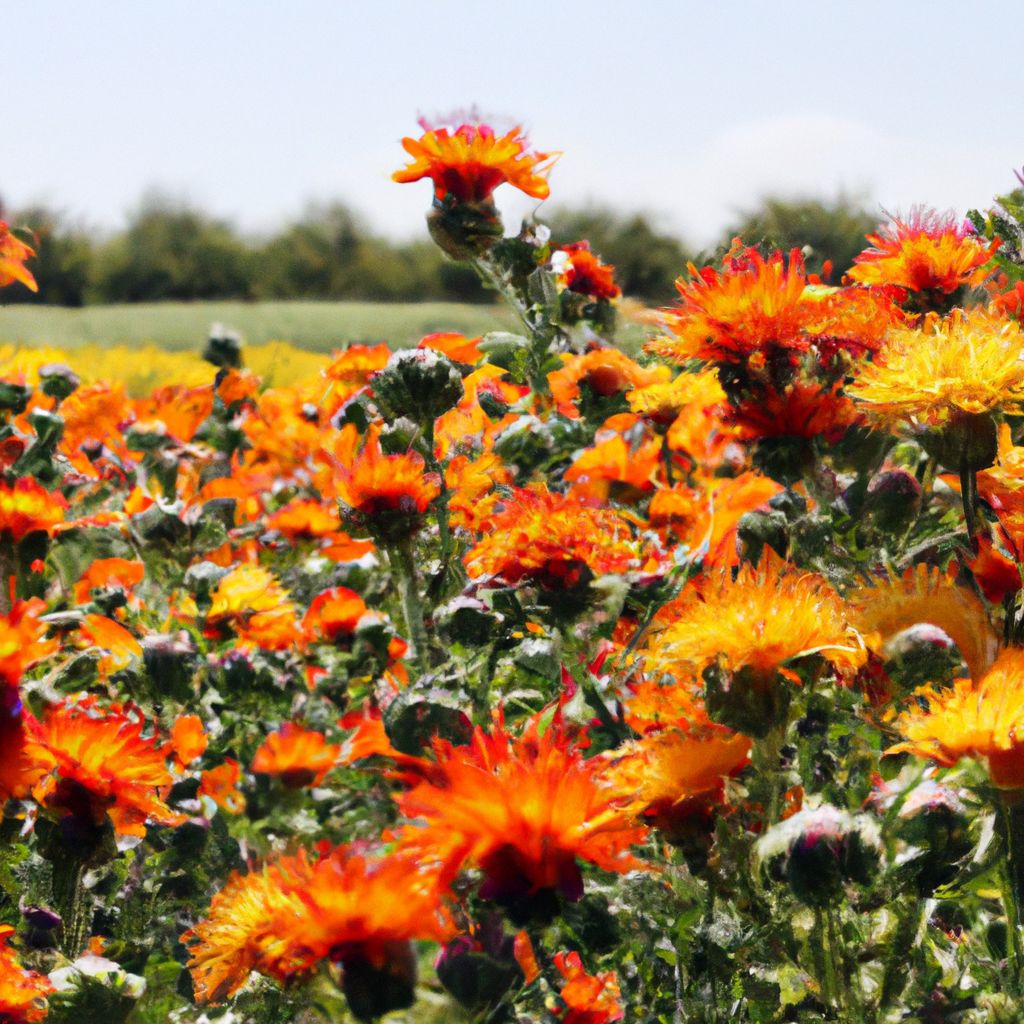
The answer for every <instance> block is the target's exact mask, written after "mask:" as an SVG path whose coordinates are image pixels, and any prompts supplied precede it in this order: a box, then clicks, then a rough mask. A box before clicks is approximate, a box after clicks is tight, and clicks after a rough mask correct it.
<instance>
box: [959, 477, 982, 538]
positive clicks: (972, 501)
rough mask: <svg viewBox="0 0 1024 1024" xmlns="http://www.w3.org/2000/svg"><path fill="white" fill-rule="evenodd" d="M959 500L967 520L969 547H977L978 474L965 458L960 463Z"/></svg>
mask: <svg viewBox="0 0 1024 1024" xmlns="http://www.w3.org/2000/svg"><path fill="white" fill-rule="evenodd" d="M960 498H961V500H962V501H963V503H964V518H965V519H966V520H967V538H968V540H970V542H971V547H977V543H978V537H977V515H978V473H977V470H975V469H972V468H971V466H970V465H968V462H967V459H966V458H964V460H963V461H962V462H961V463H960Z"/></svg>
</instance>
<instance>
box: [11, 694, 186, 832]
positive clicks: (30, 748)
mask: <svg viewBox="0 0 1024 1024" xmlns="http://www.w3.org/2000/svg"><path fill="white" fill-rule="evenodd" d="M145 726H146V721H145V719H144V718H143V717H142V715H141V713H140V712H139V711H138V710H137V709H135V708H132V707H123V706H121V705H118V704H115V705H112V706H111V707H110V708H108V709H106V710H103V709H101V708H100V707H99V705H98V704H97V702H96V699H95V698H93V697H83V698H81V699H80V700H77V701H71V700H65V701H63V702H61V703H60V704H57V705H53V706H51V707H50V708H48V709H47V711H46V714H45V715H44V717H43V720H42V721H41V722H40V721H38V720H37V719H35V718H29V719H28V720H27V722H26V732H27V743H26V757H27V759H28V761H29V765H30V768H29V771H30V773H31V775H32V776H33V782H32V795H33V797H34V798H35V799H36V801H37V802H38V803H39V804H40V805H41V806H43V807H45V808H46V809H47V810H48V811H50V812H51V813H52V814H56V815H57V816H58V817H62V818H63V817H68V816H70V817H71V818H73V819H75V821H76V823H77V824H78V825H79V826H80V827H81V826H86V825H90V824H91V825H95V826H100V825H102V824H103V823H104V822H105V821H106V820H107V819H108V818H109V820H110V822H111V824H112V825H113V826H114V830H115V831H116V832H117V833H118V834H119V835H126V836H145V834H146V824H147V823H153V824H158V825H179V824H181V822H182V821H184V817H183V816H182V815H180V814H176V813H175V812H174V811H172V810H171V809H170V808H169V807H168V806H167V804H166V803H164V796H163V794H164V791H165V790H166V789H167V788H169V787H170V785H171V784H172V783H173V781H174V779H173V777H172V776H171V773H170V772H169V771H168V770H167V763H166V759H167V752H166V750H165V748H164V747H163V745H161V744H160V743H159V741H158V740H157V738H156V737H155V736H144V735H143V729H144V728H145Z"/></svg>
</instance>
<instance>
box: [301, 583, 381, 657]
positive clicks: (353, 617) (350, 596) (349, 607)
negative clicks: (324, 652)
mask: <svg viewBox="0 0 1024 1024" xmlns="http://www.w3.org/2000/svg"><path fill="white" fill-rule="evenodd" d="M368 611H369V609H368V608H367V607H366V602H365V601H364V600H363V599H362V598H361V597H360V596H359V595H358V594H357V593H356V592H355V591H354V590H349V589H348V587H331V588H330V589H329V590H324V591H322V592H321V593H319V594H317V595H316V597H314V598H313V601H312V603H311V604H310V606H309V610H308V611H307V612H306V614H305V616H304V617H303V619H302V629H303V632H304V633H305V634H306V636H307V638H308V639H310V640H324V641H326V642H327V643H332V644H333V643H336V642H337V641H338V640H340V639H342V638H345V637H349V636H351V635H352V634H353V633H354V632H355V631H356V627H357V626H358V625H359V620H360V619H361V618H362V617H363V616H364V615H366V614H367V612H368Z"/></svg>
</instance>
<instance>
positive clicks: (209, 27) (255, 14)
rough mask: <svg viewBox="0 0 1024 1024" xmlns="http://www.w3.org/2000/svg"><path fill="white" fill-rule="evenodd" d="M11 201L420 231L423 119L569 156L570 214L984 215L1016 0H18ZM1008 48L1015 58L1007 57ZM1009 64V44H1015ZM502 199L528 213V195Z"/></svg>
mask: <svg viewBox="0 0 1024 1024" xmlns="http://www.w3.org/2000/svg"><path fill="white" fill-rule="evenodd" d="M0 11H2V13H3V19H2V21H0V26H2V30H3V39H4V44H5V45H4V47H3V58H2V69H3V70H2V81H3V97H4V99H3V122H2V127H0V196H2V197H3V198H4V200H5V202H6V203H7V205H8V206H13V207H17V206H23V205H26V204H28V203H30V202H36V201H44V202H47V203H50V204H53V205H55V206H57V207H58V208H61V209H64V210H65V211H67V212H68V213H70V214H72V215H74V216H76V217H79V218H81V219H82V220H84V221H85V222H86V223H88V224H91V225H95V226H96V227H100V228H115V227H117V226H119V225H120V224H121V223H122V222H123V217H124V215H125V213H126V212H127V211H128V210H130V209H131V208H132V207H133V206H134V205H135V204H136V203H137V202H138V200H139V198H140V196H141V195H142V193H143V191H144V190H145V189H146V188H147V187H150V186H156V187H159V188H161V189H163V190H165V191H169V192H170V193H172V194H175V195H180V196H183V197H186V198H188V199H189V200H192V201H194V202H195V203H197V204H199V205H200V206H202V207H203V208H205V209H206V210H208V211H209V212H211V213H214V214H217V215H219V216H223V217H226V218H228V219H230V220H232V221H233V222H234V223H235V224H236V225H237V226H238V227H240V228H242V229H244V230H247V231H267V230H272V229H273V228H275V227H277V226H279V225H280V224H281V223H283V222H284V220H285V219H287V218H288V217H291V216H295V215H297V214H298V213H299V212H300V211H301V209H302V207H303V206H304V204H305V203H306V202H307V201H310V200H331V199H335V198H337V199H343V200H344V201H346V202H348V203H349V204H350V205H351V206H352V207H353V208H355V209H356V210H357V211H359V212H361V213H362V214H363V215H364V216H365V217H366V218H367V220H368V221H369V222H370V223H371V225H373V226H375V227H376V228H378V229H380V230H381V231H384V232H386V233H388V234H391V235H393V236H396V237H411V236H415V235H416V234H418V233H419V232H420V231H421V230H422V216H423V213H424V212H425V210H426V207H427V205H428V203H429V198H430V187H429V185H428V184H426V183H425V182H419V183H416V184H413V185H396V184H392V182H391V181H390V173H391V171H393V170H394V169H395V168H397V167H398V166H399V165H400V164H402V163H404V153H403V151H402V150H401V148H400V145H399V140H400V138H401V136H402V135H406V134H418V131H419V130H418V128H417V125H416V123H415V119H416V116H417V114H419V113H424V114H428V115H429V114H434V113H443V112H445V111H448V110H451V109H454V108H459V107H467V106H469V105H471V104H474V103H475V104H476V105H477V106H478V107H479V108H480V109H481V110H483V111H484V112H487V113H491V114H496V115H503V116H504V117H506V118H511V119H513V120H514V121H521V122H522V123H523V124H524V125H526V127H527V128H528V130H529V131H530V135H531V138H532V140H533V142H534V144H535V146H536V147H537V148H539V149H560V150H562V151H564V156H563V157H562V159H561V161H560V162H559V163H558V165H557V166H556V167H555V169H554V171H553V172H552V176H551V185H552V197H553V200H554V202H557V203H564V204H565V205H573V206H578V205H581V204H583V203H584V202H586V201H587V200H594V201H597V202H602V203H609V204H613V205H616V206H619V207H621V208H623V209H627V210H634V209H643V210H645V211H647V212H650V213H653V214H656V215H658V216H659V217H661V218H663V221H664V223H665V225H666V226H667V227H668V228H670V229H672V230H674V231H676V232H678V233H681V234H682V235H683V236H684V237H686V238H687V239H688V240H690V241H691V242H692V243H694V244H705V243H707V242H709V241H710V240H712V239H713V238H714V237H715V236H716V235H717V234H718V233H719V232H720V231H721V230H722V228H723V227H725V225H726V222H727V221H728V220H729V219H730V216H731V214H732V213H733V212H734V211H736V210H737V209H742V208H747V207H749V206H751V205H753V204H755V203H756V202H757V200H758V198H759V197H760V196H763V195H764V194H766V193H781V194H785V195H797V194H813V195H819V196H824V197H829V198H830V197H832V196H834V195H835V194H836V193H837V192H839V191H840V190H846V191H847V192H853V193H858V194H863V195H864V196H865V197H866V198H867V201H868V202H869V204H871V205H872V206H873V207H874V208H885V209H888V210H905V209H907V208H908V207H909V206H910V205H911V204H912V203H915V202H925V203H929V204H931V205H934V206H938V207H940V208H945V207H953V208H955V209H956V210H957V211H958V212H959V213H963V212H964V211H965V210H966V209H967V208H968V207H970V206H979V205H980V206H984V205H986V204H988V202H989V200H990V199H991V198H992V196H993V195H995V194H996V193H998V192H1006V191H1009V190H1010V189H1011V188H1012V187H1013V186H1014V185H1015V184H1016V181H1015V179H1014V177H1013V173H1012V172H1013V168H1014V167H1018V168H1019V167H1020V166H1021V165H1022V164H1024V130H1022V129H1024V92H1022V90H1021V83H1020V73H1019V64H1018V65H1017V66H1015V64H1014V61H1013V60H1011V57H1010V53H1011V51H1012V43H1010V44H1005V42H1004V41H1005V40H1008V39H1011V38H1016V28H1017V27H1018V26H1019V14H1020V7H1019V4H1018V3H1014V2H1013V0H1003V2H995V0H972V2H971V3H970V4H967V3H962V2H959V0H931V2H927V0H888V2H882V0H857V2H847V0H831V2H830V0H814V2H806V0H792V2H790V0H773V2H756V0H729V2H721V3H716V2H714V0H699V2H690V0H676V2H669V0H657V2H654V0H647V2H645V0H632V2H630V3H624V2H612V0H588V2H586V3H583V2H579V0H562V2H561V3H555V2H554V0H511V2H510V0H506V2H504V3H500V2H499V3H494V2H492V3H483V2H469V0H461V2H456V0H391V2H386V0H377V2H376V3H373V2H361V3H349V2H346V0H334V2H329V0H187V2H185V0H0ZM1000 50H1001V51H1003V52H1004V53H1006V54H1007V56H1006V57H1005V58H1000V57H999V56H998V53H999V51H1000ZM994 54H995V55H994ZM497 198H498V200H499V204H500V205H502V206H503V208H504V209H505V210H507V211H508V213H509V217H508V220H509V222H510V223H512V222H513V221H514V217H515V215H516V214H518V213H519V212H521V211H522V210H523V209H524V206H523V205H522V204H518V203H517V202H516V200H515V194H514V193H513V192H512V190H511V189H509V188H508V187H505V188H503V189H501V190H500V191H499V192H498V194H497Z"/></svg>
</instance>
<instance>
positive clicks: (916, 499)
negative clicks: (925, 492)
mask: <svg viewBox="0 0 1024 1024" xmlns="http://www.w3.org/2000/svg"><path fill="white" fill-rule="evenodd" d="M920 511H921V485H920V484H919V483H918V482H917V478H916V477H915V476H914V475H913V474H912V473H908V472H907V471H906V470H905V469H896V470H887V471H886V472H884V473H879V474H878V475H877V476H876V477H875V478H874V479H873V480H872V481H871V483H869V484H868V493H867V495H866V496H865V499H864V512H865V513H866V514H867V515H868V516H869V517H870V519H871V521H872V522H873V523H874V525H875V526H876V527H877V528H878V529H879V530H880V531H881V532H882V533H893V534H897V535H901V534H903V533H905V532H906V531H907V530H908V529H909V528H910V526H911V525H912V524H913V522H914V521H915V520H916V519H917V515H918V513H919V512H920Z"/></svg>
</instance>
